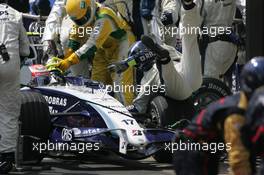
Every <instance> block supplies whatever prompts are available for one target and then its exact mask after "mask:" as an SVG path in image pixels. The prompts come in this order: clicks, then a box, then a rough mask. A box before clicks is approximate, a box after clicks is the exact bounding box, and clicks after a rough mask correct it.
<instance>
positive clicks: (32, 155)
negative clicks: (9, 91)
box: [19, 91, 51, 163]
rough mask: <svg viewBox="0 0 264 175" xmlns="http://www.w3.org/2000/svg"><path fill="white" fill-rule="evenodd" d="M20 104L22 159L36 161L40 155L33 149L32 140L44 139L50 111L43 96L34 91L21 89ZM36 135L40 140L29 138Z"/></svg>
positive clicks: (49, 128) (47, 134)
mask: <svg viewBox="0 0 264 175" xmlns="http://www.w3.org/2000/svg"><path fill="white" fill-rule="evenodd" d="M21 96H22V104H21V112H20V117H19V119H20V122H21V135H23V136H25V137H24V139H23V161H25V162H30V161H33V162H35V163H38V162H40V161H41V160H42V155H40V154H39V152H38V151H36V150H35V151H34V150H33V142H36V143H37V142H39V141H41V142H42V141H46V140H47V139H48V138H49V134H50V131H51V122H50V113H49V108H48V104H47V102H46V100H45V99H44V97H43V96H42V95H41V94H39V93H36V92H30V91H21ZM27 136H33V137H37V138H39V139H40V140H39V141H37V140H34V139H30V138H29V137H27Z"/></svg>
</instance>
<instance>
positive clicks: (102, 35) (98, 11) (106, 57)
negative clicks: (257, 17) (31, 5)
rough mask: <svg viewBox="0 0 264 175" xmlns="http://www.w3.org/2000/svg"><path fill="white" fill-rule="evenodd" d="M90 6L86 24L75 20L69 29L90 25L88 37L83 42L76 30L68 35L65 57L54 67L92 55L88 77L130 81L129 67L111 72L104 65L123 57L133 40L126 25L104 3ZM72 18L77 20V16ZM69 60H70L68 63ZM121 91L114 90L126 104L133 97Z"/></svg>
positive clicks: (124, 83)
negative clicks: (117, 72) (90, 18)
mask: <svg viewBox="0 0 264 175" xmlns="http://www.w3.org/2000/svg"><path fill="white" fill-rule="evenodd" d="M67 3H68V2H67ZM72 10H75V9H74V8H73V9H72ZM92 10H95V12H94V13H95V14H94V18H93V19H92V21H91V22H90V23H87V24H80V23H79V24H76V25H75V26H74V27H73V29H72V30H74V31H78V30H79V28H83V27H84V28H89V29H91V28H92V29H93V31H92V32H91V34H89V36H87V38H88V39H87V40H86V41H85V42H84V43H83V44H82V42H83V41H82V40H85V39H84V38H83V37H80V36H79V33H78V32H77V33H76V34H72V35H71V36H70V39H69V45H68V47H69V48H70V49H71V51H70V53H71V52H72V53H71V54H67V55H70V56H69V57H68V58H69V59H67V58H66V59H64V60H63V61H62V62H61V64H59V66H58V67H59V68H61V69H62V70H65V69H67V68H68V67H69V66H70V65H73V64H77V63H78V62H79V60H83V59H90V60H91V59H93V60H92V61H93V69H92V76H91V79H93V80H96V81H100V82H103V83H104V84H113V82H115V84H118V85H133V69H132V68H131V69H129V70H127V71H126V72H124V73H123V74H122V75H120V76H119V75H111V74H110V73H109V71H108V68H107V67H108V66H109V65H110V64H111V63H113V62H116V61H118V60H121V59H124V58H126V57H127V53H128V49H129V47H130V45H131V44H132V43H133V42H134V41H135V37H134V35H133V34H132V32H131V31H130V26H129V25H128V24H127V23H126V21H124V20H123V19H122V18H121V17H118V16H117V15H116V14H115V13H114V11H113V10H112V9H110V8H108V7H104V6H101V5H100V4H98V3H96V7H93V8H92ZM92 13H93V12H91V14H92ZM73 14H74V12H73ZM71 18H72V17H71ZM76 21H77V22H76ZM76 21H75V22H76V23H78V19H76ZM85 37H86V36H85ZM69 63H71V64H70V65H69ZM72 63H73V64H72ZM65 66H66V67H65ZM123 93H124V94H123ZM123 93H122V92H121V93H117V95H118V96H117V98H118V99H119V100H120V101H121V102H122V103H124V104H130V103H131V102H132V100H133V97H134V94H133V92H128V91H126V92H123Z"/></svg>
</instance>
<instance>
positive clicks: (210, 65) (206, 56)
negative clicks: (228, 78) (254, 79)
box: [197, 0, 237, 79]
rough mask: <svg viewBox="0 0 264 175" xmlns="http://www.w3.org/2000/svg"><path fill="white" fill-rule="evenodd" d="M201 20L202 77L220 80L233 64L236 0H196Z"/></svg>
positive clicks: (235, 52)
mask: <svg viewBox="0 0 264 175" xmlns="http://www.w3.org/2000/svg"><path fill="white" fill-rule="evenodd" d="M197 4H199V7H200V14H201V16H202V18H203V25H202V27H203V29H204V30H203V32H204V33H203V36H202V37H203V40H202V41H201V42H202V44H201V45H200V47H201V55H202V60H203V67H204V72H203V73H204V75H205V76H208V77H213V78H217V79H220V78H221V76H222V75H224V74H225V73H226V72H227V70H228V69H229V68H230V67H231V65H232V64H233V63H234V61H235V58H236V54H237V46H236V44H235V43H234V41H233V39H232V37H231V32H232V23H233V18H234V15H235V11H236V0H225V1H220V0H216V1H211V0H204V1H200V0H197Z"/></svg>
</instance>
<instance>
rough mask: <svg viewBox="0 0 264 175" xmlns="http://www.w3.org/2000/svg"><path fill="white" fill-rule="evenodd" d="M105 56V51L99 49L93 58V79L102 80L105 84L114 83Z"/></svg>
mask: <svg viewBox="0 0 264 175" xmlns="http://www.w3.org/2000/svg"><path fill="white" fill-rule="evenodd" d="M105 58H106V54H105V51H104V50H103V49H98V50H97V52H96V54H95V56H94V59H93V67H92V77H91V79H92V80H95V81H99V82H102V83H104V84H105V85H112V83H113V81H112V78H111V75H110V73H109V72H108V69H107V66H108V61H107V60H106V59H105Z"/></svg>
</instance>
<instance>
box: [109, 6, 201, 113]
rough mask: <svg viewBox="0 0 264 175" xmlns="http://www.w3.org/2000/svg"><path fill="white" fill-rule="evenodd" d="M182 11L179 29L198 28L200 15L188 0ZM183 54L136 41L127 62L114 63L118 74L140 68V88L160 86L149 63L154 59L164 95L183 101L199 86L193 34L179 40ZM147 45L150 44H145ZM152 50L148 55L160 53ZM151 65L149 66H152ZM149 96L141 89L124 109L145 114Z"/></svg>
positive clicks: (195, 45) (196, 44)
mask: <svg viewBox="0 0 264 175" xmlns="http://www.w3.org/2000/svg"><path fill="white" fill-rule="evenodd" d="M183 3H184V5H183V9H182V11H181V13H182V14H181V21H182V24H183V26H190V27H199V26H200V15H199V12H198V10H197V8H196V6H195V4H194V3H193V2H192V1H183ZM182 42H183V54H182V55H181V54H180V53H179V52H177V51H176V50H175V48H173V47H171V46H168V45H165V44H163V45H162V47H160V46H159V45H158V44H154V43H153V44H152V45H151V46H148V47H146V46H145V45H146V43H144V44H143V43H142V42H141V41H139V42H137V43H136V44H135V45H134V46H133V47H132V49H131V50H130V55H129V58H128V60H126V61H123V62H119V63H117V64H114V66H115V67H113V69H115V70H116V71H122V69H123V68H124V67H127V66H128V65H135V64H136V66H137V67H142V68H143V71H144V76H143V78H142V80H141V87H142V88H144V87H152V86H154V85H155V86H161V81H160V78H161V77H160V76H159V71H158V68H157V66H156V64H154V65H153V64H151V62H150V61H149V60H153V59H157V62H158V63H159V65H161V72H162V79H163V81H164V85H165V91H166V95H167V96H169V97H171V98H173V99H177V100H185V99H187V98H188V97H190V95H191V94H192V93H193V92H194V91H195V90H197V89H198V88H199V87H200V86H201V83H202V72H201V66H200V65H201V61H200V53H199V48H198V43H197V36H196V35H195V34H187V33H186V34H184V35H183V37H182ZM147 43H151V41H150V42H148V41H147ZM153 46H154V47H155V48H154V49H152V52H153V53H155V52H157V51H158V52H159V53H163V54H162V55H159V56H158V57H157V56H156V55H155V54H153V53H151V52H150V51H149V49H147V48H150V47H153ZM147 55H152V56H151V57H150V58H148V59H146V60H147V61H144V62H142V61H141V59H140V57H144V58H145V57H146V56H147ZM147 57H149V56H147ZM180 57H182V59H181V62H180V63H178V62H175V61H174V60H175V59H179V58H180ZM152 65H153V66H152ZM150 99H151V95H149V94H147V92H146V91H144V90H141V91H140V93H139V94H138V96H137V97H136V98H135V100H134V101H133V105H131V106H129V107H128V109H129V110H130V111H131V112H134V113H146V111H147V106H148V103H149V101H150Z"/></svg>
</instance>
